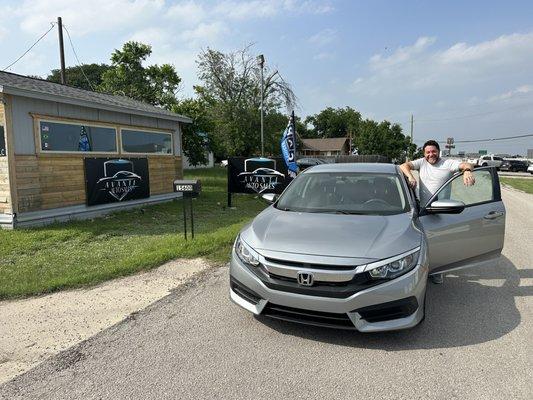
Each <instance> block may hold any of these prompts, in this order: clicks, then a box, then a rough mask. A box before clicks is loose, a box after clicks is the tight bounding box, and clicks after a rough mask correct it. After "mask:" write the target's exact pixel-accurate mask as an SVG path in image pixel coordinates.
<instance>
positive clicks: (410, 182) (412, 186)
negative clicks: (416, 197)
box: [407, 177, 416, 189]
mask: <svg viewBox="0 0 533 400" xmlns="http://www.w3.org/2000/svg"><path fill="white" fill-rule="evenodd" d="M407 179H408V180H409V186H411V188H413V189H415V188H416V179H415V178H413V177H409V178H407Z"/></svg>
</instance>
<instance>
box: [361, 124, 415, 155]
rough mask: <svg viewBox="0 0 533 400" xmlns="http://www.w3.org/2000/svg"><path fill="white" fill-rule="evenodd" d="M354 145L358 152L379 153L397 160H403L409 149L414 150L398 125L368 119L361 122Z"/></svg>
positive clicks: (413, 146)
mask: <svg viewBox="0 0 533 400" xmlns="http://www.w3.org/2000/svg"><path fill="white" fill-rule="evenodd" d="M356 146H357V151H358V153H359V154H380V155H383V156H387V157H390V158H391V159H393V160H397V161H403V160H405V158H406V156H407V154H408V152H409V151H412V152H414V151H415V150H416V145H414V144H411V140H410V138H409V137H407V136H405V135H404V134H403V133H402V127H401V126H400V125H398V124H392V125H391V123H390V122H389V121H383V122H379V123H378V122H376V121H373V120H370V119H367V120H365V121H363V122H362V124H361V131H360V133H359V135H358V137H357V141H356Z"/></svg>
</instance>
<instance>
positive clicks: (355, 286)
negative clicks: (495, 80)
mask: <svg viewBox="0 0 533 400" xmlns="http://www.w3.org/2000/svg"><path fill="white" fill-rule="evenodd" d="M474 177H475V181H476V183H475V185H474V186H465V185H464V184H463V181H462V176H461V173H457V174H456V175H454V176H453V177H452V178H450V179H449V180H448V181H447V182H446V183H445V184H444V185H443V186H442V187H441V188H440V189H439V190H438V191H437V192H436V193H435V194H434V195H433V197H432V198H431V199H430V200H429V201H428V202H427V204H426V205H425V206H423V207H421V206H420V205H419V202H418V201H417V198H416V194H415V193H414V191H413V190H412V189H411V188H410V187H409V186H408V185H407V182H406V180H405V178H404V176H403V175H402V172H401V171H400V169H399V167H398V166H396V165H393V164H363V163H361V164H323V165H317V166H314V167H311V168H309V169H307V170H305V171H304V172H303V173H301V174H299V175H298V176H297V177H296V178H295V179H294V180H293V181H292V182H291V184H290V185H289V186H288V187H287V188H286V189H285V191H284V192H283V193H282V194H281V196H279V197H277V196H275V195H273V194H267V195H264V196H263V197H264V198H265V199H267V200H269V201H271V202H272V204H271V205H270V206H269V207H268V208H266V209H265V210H264V211H262V212H261V213H260V214H259V215H258V216H257V217H255V219H254V220H253V221H252V222H251V223H250V224H248V225H247V226H245V227H244V228H243V229H242V230H241V231H240V233H239V234H238V236H237V238H236V240H235V243H234V246H233V250H232V257H231V262H230V297H231V299H232V300H233V301H234V302H235V303H237V304H238V305H240V306H241V307H243V308H244V309H246V310H248V311H250V312H252V313H253V314H256V315H262V316H266V317H272V318H277V319H281V320H285V321H292V322H299V323H304V324H310V325H317V326H324V327H334V328H344V329H354V330H359V331H361V332H377V331H387V330H397V329H406V328H411V327H414V326H415V325H417V324H418V323H419V322H420V321H422V319H423V318H424V312H425V298H426V286H427V282H428V277H429V275H431V274H437V273H445V272H448V271H451V270H456V269H461V268H466V267H472V266H478V267H480V268H482V267H483V266H486V265H490V264H494V263H495V262H497V259H498V258H499V256H500V253H501V250H502V247H503V239H504V230H505V208H504V205H503V203H502V200H501V194H500V185H499V181H498V174H497V172H496V169H495V168H494V167H482V168H477V169H476V170H475V171H474Z"/></svg>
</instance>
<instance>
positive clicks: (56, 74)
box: [46, 64, 111, 90]
mask: <svg viewBox="0 0 533 400" xmlns="http://www.w3.org/2000/svg"><path fill="white" fill-rule="evenodd" d="M110 68H111V66H109V65H107V64H83V65H81V66H77V67H68V68H65V77H66V80H67V85H69V86H74V87H77V88H80V89H85V90H96V88H97V87H98V86H100V85H101V84H102V75H103V74H104V72H106V71H108V70H109V69H110ZM46 80H47V81H50V82H56V83H61V70H59V69H53V70H52V72H51V74H50V75H48V76H47V77H46ZM89 82H90V84H89Z"/></svg>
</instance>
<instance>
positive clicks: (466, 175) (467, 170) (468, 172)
mask: <svg viewBox="0 0 533 400" xmlns="http://www.w3.org/2000/svg"><path fill="white" fill-rule="evenodd" d="M459 170H461V171H463V183H464V184H465V185H466V186H472V185H473V184H474V183H476V180H475V179H474V174H473V173H472V171H473V170H474V166H473V165H472V164H470V163H467V162H462V163H461V164H459Z"/></svg>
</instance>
